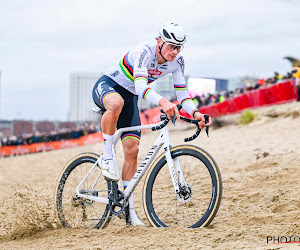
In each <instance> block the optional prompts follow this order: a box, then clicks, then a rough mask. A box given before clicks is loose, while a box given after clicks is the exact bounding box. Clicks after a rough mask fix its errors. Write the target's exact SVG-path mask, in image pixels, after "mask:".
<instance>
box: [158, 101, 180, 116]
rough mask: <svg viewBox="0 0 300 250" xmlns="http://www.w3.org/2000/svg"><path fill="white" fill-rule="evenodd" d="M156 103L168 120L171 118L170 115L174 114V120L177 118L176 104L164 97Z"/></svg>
mask: <svg viewBox="0 0 300 250" xmlns="http://www.w3.org/2000/svg"><path fill="white" fill-rule="evenodd" d="M158 104H159V106H161V108H162V110H163V111H164V112H165V114H166V115H167V116H168V118H169V120H171V117H172V116H174V115H176V120H177V119H179V111H178V109H177V106H176V104H174V103H172V102H169V101H168V100H167V99H166V98H161V99H160V101H159V103H158Z"/></svg>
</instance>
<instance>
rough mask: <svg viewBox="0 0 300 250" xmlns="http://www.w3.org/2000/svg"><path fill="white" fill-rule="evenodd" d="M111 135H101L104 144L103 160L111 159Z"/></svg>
mask: <svg viewBox="0 0 300 250" xmlns="http://www.w3.org/2000/svg"><path fill="white" fill-rule="evenodd" d="M113 139H114V136H113V135H107V134H104V133H103V143H104V152H103V159H104V160H107V159H112V158H113V154H112V144H113Z"/></svg>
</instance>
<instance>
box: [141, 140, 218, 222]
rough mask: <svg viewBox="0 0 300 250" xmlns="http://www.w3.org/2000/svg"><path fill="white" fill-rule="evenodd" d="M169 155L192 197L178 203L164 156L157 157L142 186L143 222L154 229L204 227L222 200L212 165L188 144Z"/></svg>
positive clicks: (216, 171) (179, 199)
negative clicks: (176, 163)
mask: <svg viewBox="0 0 300 250" xmlns="http://www.w3.org/2000/svg"><path fill="white" fill-rule="evenodd" d="M171 156H172V159H175V158H178V159H179V162H180V165H181V170H182V172H183V175H184V178H185V181H186V183H187V184H188V185H190V186H191V190H192V191H191V194H192V195H191V196H190V200H188V201H184V202H182V200H183V199H182V198H181V197H179V195H177V194H176V193H175V190H174V186H173V183H172V179H171V175H170V171H169V168H168V164H167V160H166V157H165V155H164V153H163V154H161V155H160V156H159V157H158V158H157V159H156V161H155V162H154V163H153V165H152V166H151V167H150V169H149V172H148V174H147V176H146V180H145V184H144V190H143V203H144V210H145V213H146V217H147V219H148V220H149V222H150V224H151V225H152V226H154V227H172V226H184V227H189V228H199V227H205V226H208V225H209V224H210V223H211V221H212V220H213V219H214V217H215V216H216V214H217V211H218V209H219V206H220V203H221V198H222V179H221V174H220V170H219V168H218V166H217V164H216V162H215V161H214V159H213V158H212V157H211V156H210V155H209V154H208V153H207V152H206V151H204V150H203V149H201V148H199V147H196V146H192V145H181V146H176V147H174V148H171ZM200 177H201V179H200ZM200 182H201V183H200Z"/></svg>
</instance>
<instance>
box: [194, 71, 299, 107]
mask: <svg viewBox="0 0 300 250" xmlns="http://www.w3.org/2000/svg"><path fill="white" fill-rule="evenodd" d="M287 79H295V82H296V85H297V87H298V101H300V91H299V90H300V86H299V82H300V81H299V79H300V67H294V69H293V70H292V71H291V72H288V73H287V74H286V75H284V76H282V75H280V74H279V73H278V72H274V76H273V77H270V78H267V79H264V78H260V79H258V80H256V81H255V82H251V80H249V79H248V80H245V82H244V83H242V84H241V86H240V87H239V88H236V89H235V91H227V90H223V91H220V92H218V91H216V92H214V93H207V94H206V95H202V96H195V97H194V99H193V101H194V103H195V104H196V107H197V108H199V107H201V106H205V105H209V104H212V103H221V102H223V101H225V100H226V99H228V98H234V97H237V96H239V95H241V94H243V93H245V92H248V91H251V90H255V89H259V88H265V87H270V86H272V85H274V84H277V83H281V82H282V81H284V80H287Z"/></svg>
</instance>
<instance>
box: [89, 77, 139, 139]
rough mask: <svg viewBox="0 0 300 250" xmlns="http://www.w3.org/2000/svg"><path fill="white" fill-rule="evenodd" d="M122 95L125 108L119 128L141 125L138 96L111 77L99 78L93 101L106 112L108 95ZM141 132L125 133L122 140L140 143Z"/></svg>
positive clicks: (119, 120)
mask: <svg viewBox="0 0 300 250" xmlns="http://www.w3.org/2000/svg"><path fill="white" fill-rule="evenodd" d="M116 93H118V94H120V95H121V96H122V98H123V99H124V106H123V109H122V111H121V114H120V116H119V119H118V122H117V128H118V129H119V128H125V127H132V126H139V125H141V120H140V115H139V109H138V106H137V102H138V96H137V95H134V94H132V93H131V92H129V91H128V90H126V89H124V88H123V87H122V86H120V85H118V84H117V83H116V82H115V81H114V80H113V79H111V78H110V77H108V76H106V75H103V76H102V77H100V78H99V80H98V81H97V82H96V84H95V86H94V88H93V100H94V102H95V104H96V105H97V106H98V107H99V108H101V109H103V110H105V98H106V96H108V95H113V94H116ZM140 137H141V131H140V130H135V131H129V132H123V133H122V135H121V140H122V141H124V140H125V139H127V138H132V139H136V140H138V141H140Z"/></svg>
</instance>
